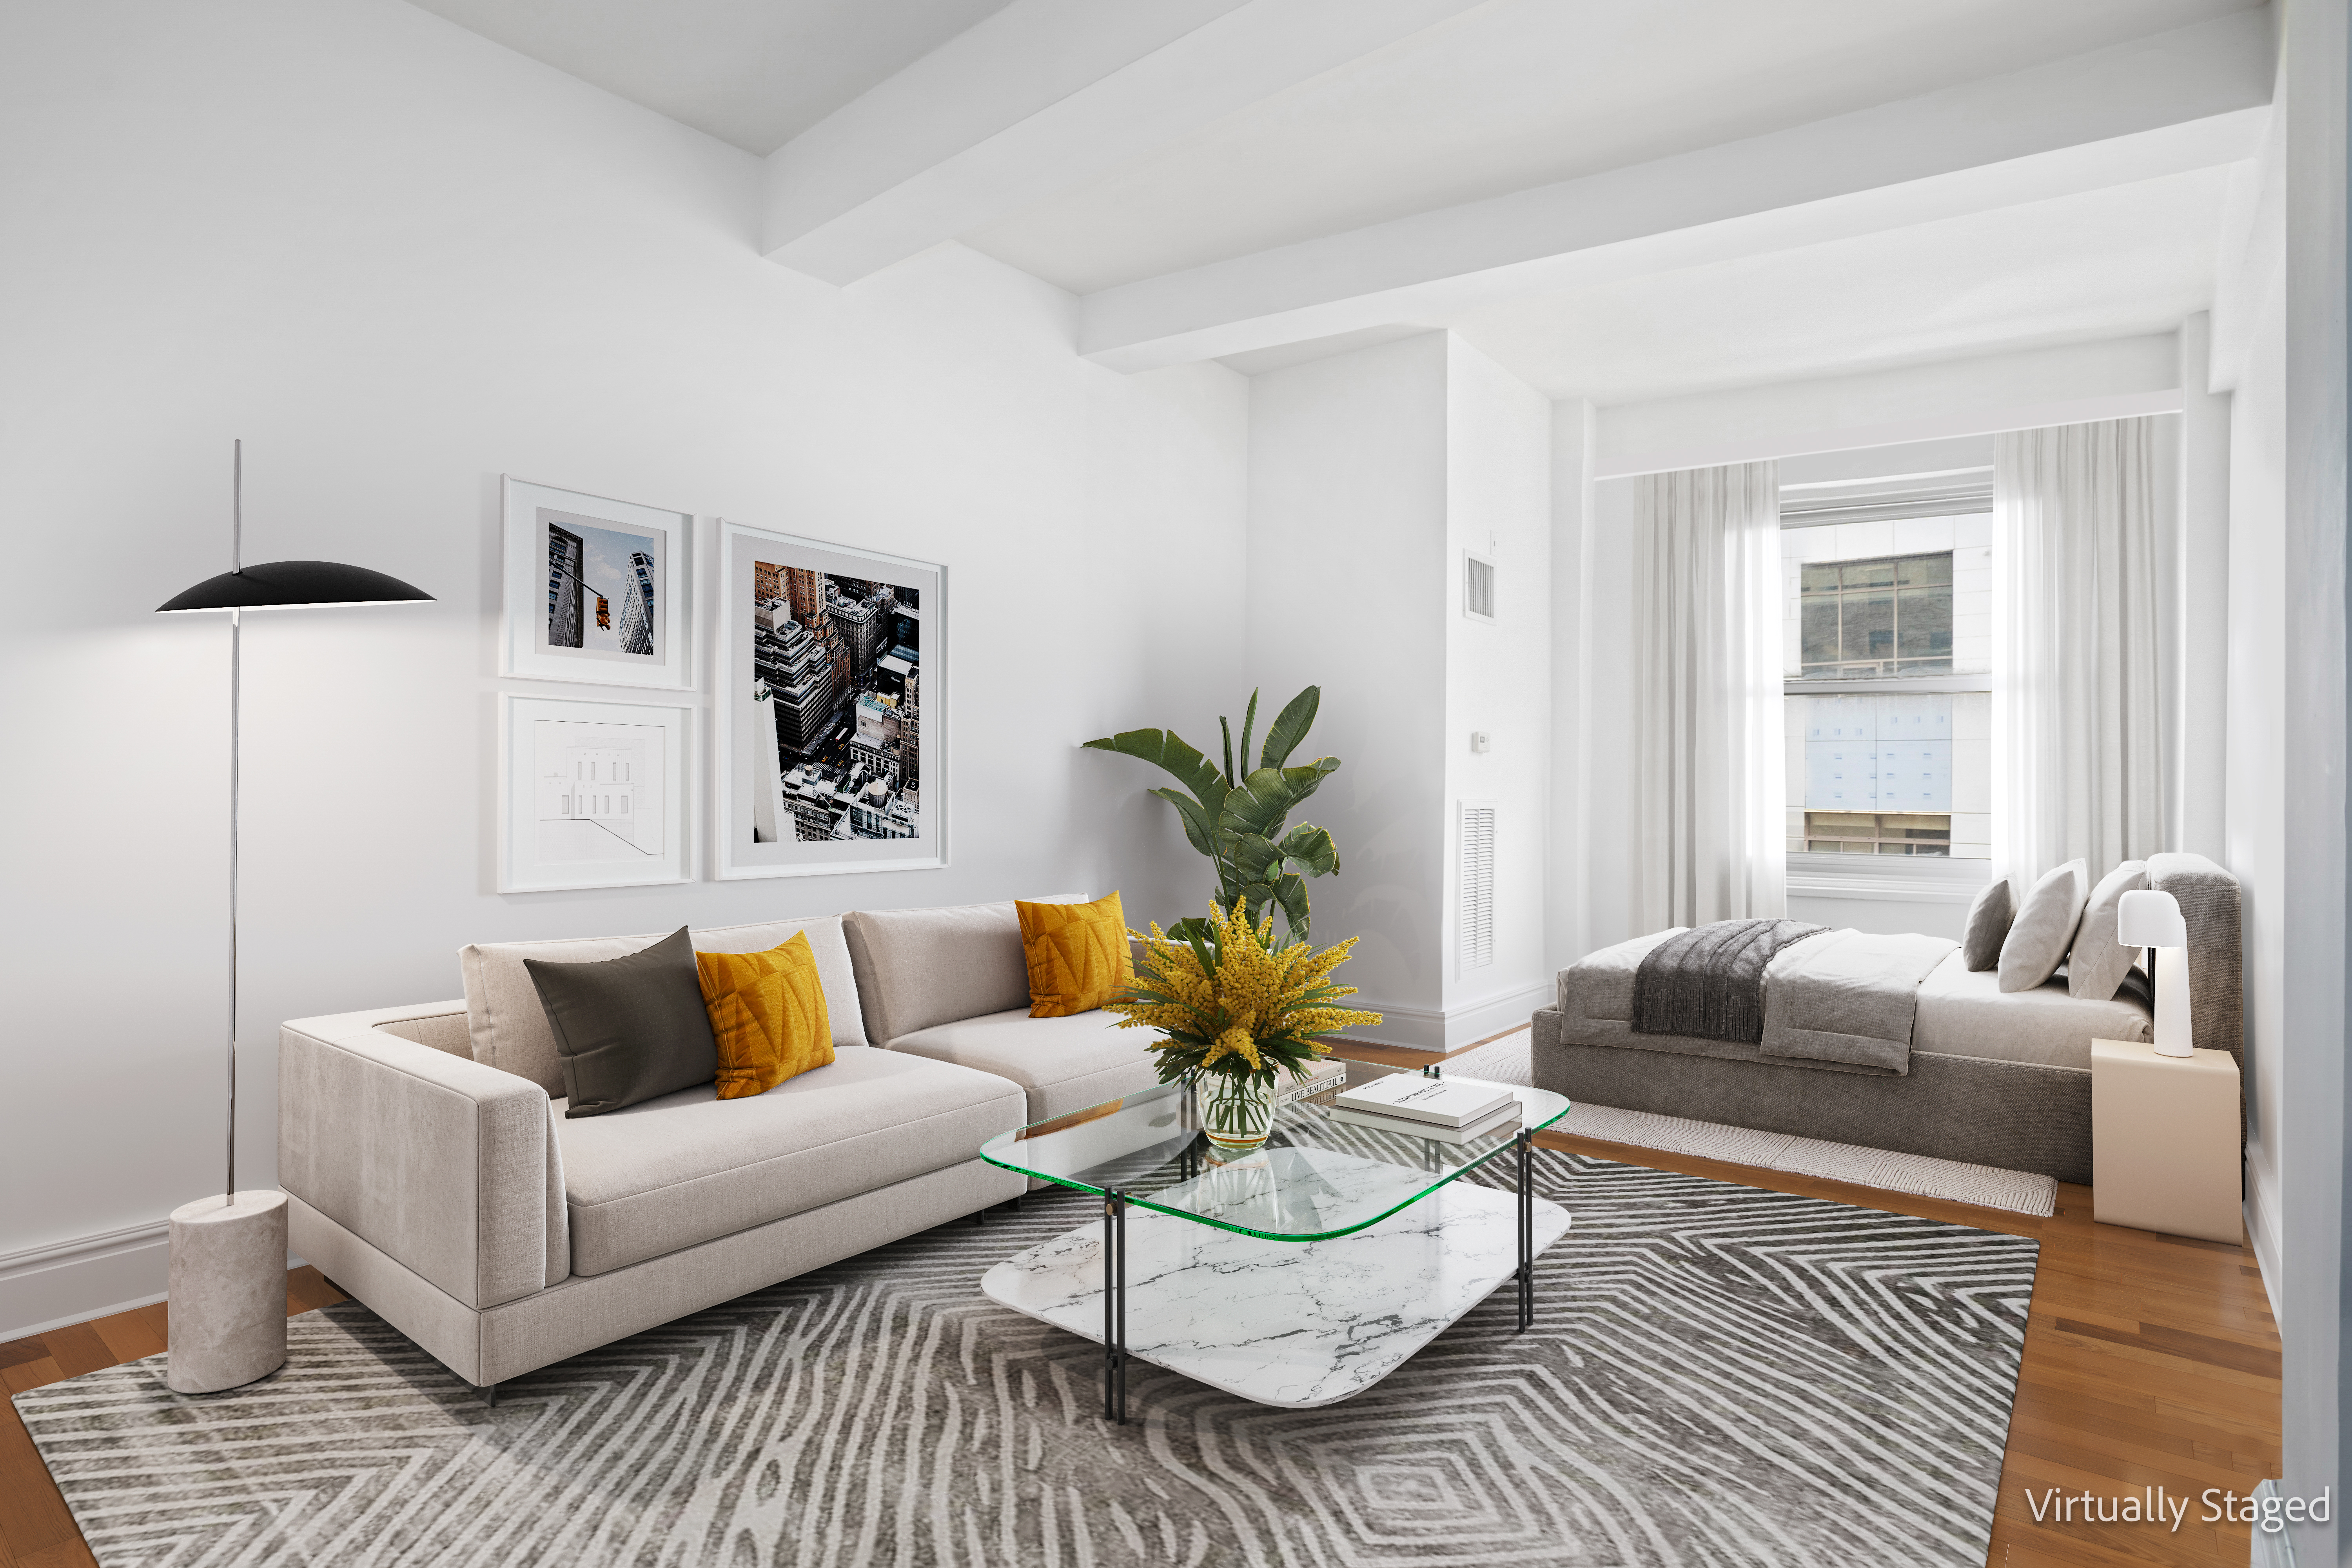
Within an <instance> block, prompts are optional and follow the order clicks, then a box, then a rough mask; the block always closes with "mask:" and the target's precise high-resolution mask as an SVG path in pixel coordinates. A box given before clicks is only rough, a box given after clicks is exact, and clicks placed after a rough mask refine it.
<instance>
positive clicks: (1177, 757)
mask: <svg viewBox="0 0 2352 1568" xmlns="http://www.w3.org/2000/svg"><path fill="white" fill-rule="evenodd" d="M1257 696H1258V694H1257V693H1256V692H1255V691H1253V692H1251V693H1250V700H1249V712H1248V713H1247V715H1246V716H1245V717H1244V718H1243V720H1242V745H1241V753H1240V754H1241V767H1240V768H1239V769H1238V770H1237V769H1236V768H1235V767H1234V729H1233V725H1232V723H1231V722H1229V721H1227V720H1225V719H1224V718H1223V717H1222V716H1220V717H1219V718H1218V720H1217V727H1218V728H1219V729H1220V730H1222V731H1223V732H1224V742H1225V765H1224V766H1223V768H1222V769H1220V768H1219V767H1218V766H1217V764H1216V763H1213V762H1211V761H1210V760H1209V759H1208V758H1206V757H1204V756H1202V754H1201V753H1200V752H1198V751H1196V750H1194V749H1193V748H1192V746H1189V745H1187V744H1186V743H1185V742H1184V741H1183V740H1182V739H1181V737H1180V736H1178V735H1177V734H1176V732H1175V731H1172V730H1124V731H1120V732H1119V733H1118V734H1116V735H1106V736H1103V737H1102V738H1101V739H1100V740H1095V741H1088V742H1087V746H1088V747H1089V748H1091V749H1093V750H1095V751H1098V752H1119V753H1121V754H1122V755H1125V756H1129V757H1140V758H1141V759H1143V760H1144V761H1145V762H1147V763H1157V764H1159V765H1160V767H1162V768H1165V769H1167V770H1168V772H1170V773H1173V774H1175V775H1176V778H1177V781H1178V782H1179V783H1181V784H1183V785H1184V786H1185V789H1181V790H1180V789H1167V788H1160V789H1155V790H1153V791H1152V792H1151V793H1152V794H1153V795H1158V796H1159V797H1160V799H1162V800H1164V801H1166V802H1167V803H1168V804H1169V805H1172V806H1174V807H1175V808H1176V815H1177V816H1180V817H1181V818H1182V819H1183V823H1184V837H1185V838H1186V839H1188V840H1189V841H1190V842H1191V843H1192V847H1193V848H1195V849H1198V850H1199V851H1200V852H1201V853H1202V854H1203V855H1206V856H1207V857H1208V858H1209V859H1210V861H1211V863H1212V864H1213V865H1214V866H1215V867H1216V868H1217V890H1216V893H1215V894H1214V898H1215V900H1216V902H1218V903H1220V904H1222V905H1223V906H1224V907H1225V908H1227V909H1231V908H1233V906H1234V904H1235V903H1236V902H1238V903H1240V904H1241V906H1242V907H1243V908H1244V909H1245V910H1248V911H1249V919H1250V923H1251V924H1252V925H1255V924H1256V923H1257V922H1258V921H1260V920H1261V919H1262V918H1264V916H1265V910H1266V906H1268V905H1269V904H1272V905H1275V906H1277V907H1279V908H1280V909H1281V910H1282V918H1283V922H1284V924H1285V925H1286V926H1287V927H1288V930H1289V941H1292V942H1305V941H1306V940H1307V918H1308V909H1307V878H1309V877H1328V876H1329V875H1331V874H1332V873H1333V872H1335V871H1337V870H1339V849H1338V847H1336V846H1334V845H1333V844H1332V842H1331V835H1330V834H1329V833H1328V832H1326V831H1325V830H1323V829H1322V828H1320V827H1317V826H1314V825H1313V824H1312V823H1304V822H1302V823H1300V824H1299V825H1298V826H1296V827H1291V826H1286V823H1287V821H1288V818H1289V816H1290V813H1291V812H1292V810H1293V809H1294V808H1296V807H1297V805H1298V803H1299V802H1300V801H1303V800H1305V799H1306V798H1307V796H1308V795H1313V794H1314V793H1315V791H1316V789H1317V788H1318V786H1320V785H1321V784H1322V783H1323V781H1324V779H1325V778H1326V777H1328V775H1329V774H1330V773H1332V771H1333V770H1335V769H1336V768H1338V767H1339V758H1337V757H1319V758H1318V759H1316V760H1315V761H1314V762H1311V763H1307V764H1306V765H1305V766H1304V767H1296V768H1294V767H1290V766H1287V765H1286V764H1287V763H1289V761H1290V754H1291V753H1292V752H1295V751H1297V749H1298V746H1299V743H1300V742H1303V741H1305V740H1306V739H1307V731H1308V730H1309V729H1310V728H1312V727H1313V725H1314V723H1315V711H1316V710H1317V709H1318V708H1319V707H1320V706H1321V705H1322V702H1323V689H1322V688H1321V687H1319V686H1310V687H1308V688H1307V689H1306V690H1304V691H1302V692H1300V693H1299V694H1298V695H1297V696H1296V697H1294V698H1292V699H1291V700H1290V701H1289V703H1288V704H1287V705H1286V707H1284V709H1283V710H1282V712H1281V713H1280V714H1279V715H1278V716H1276V719H1275V721H1274V723H1273V725H1272V726H1271V727H1269V728H1268V729H1267V731H1266V732H1265V745H1264V746H1263V748H1262V749H1261V750H1260V751H1259V752H1258V760H1257V766H1256V767H1255V768H1252V767H1251V766H1250V765H1249V749H1250V741H1251V739H1252V736H1253V732H1254V731H1255V729H1256V726H1257ZM1187 790H1189V791H1190V792H1191V793H1189V794H1188V793H1186V791H1187ZM1207 926H1208V922H1207V921H1204V920H1201V919H1197V918H1195V919H1192V920H1185V921H1178V922H1177V923H1176V924H1175V925H1174V926H1172V927H1171V928H1170V929H1169V932H1168V934H1169V935H1170V936H1171V937H1174V938H1175V939H1176V940H1177V941H1179V942H1190V941H1192V940H1193V939H1194V938H1195V937H1196V936H1202V935H1204V934H1205V933H1206V930H1207Z"/></svg>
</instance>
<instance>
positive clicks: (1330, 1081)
mask: <svg viewBox="0 0 2352 1568" xmlns="http://www.w3.org/2000/svg"><path fill="white" fill-rule="evenodd" d="M1347 1081H1348V1064H1347V1063H1346V1062H1323V1063H1320V1064H1318V1066H1317V1067H1316V1068H1315V1070H1314V1071H1313V1072H1311V1073H1308V1074H1307V1077H1306V1078H1305V1079H1290V1078H1279V1079H1276V1080H1275V1083H1276V1090H1275V1096H1274V1102H1275V1103H1276V1105H1289V1104H1292V1103H1294V1102H1295V1101H1297V1100H1309V1099H1312V1098H1313V1097H1314V1096H1316V1095H1318V1094H1321V1093H1322V1092H1323V1091H1324V1090H1325V1089H1337V1088H1339V1086H1340V1085H1341V1084H1343V1083H1346V1082H1347Z"/></svg>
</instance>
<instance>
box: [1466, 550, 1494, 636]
mask: <svg viewBox="0 0 2352 1568" xmlns="http://www.w3.org/2000/svg"><path fill="white" fill-rule="evenodd" d="M1462 613H1463V614H1464V615H1465V616H1469V617H1470V618H1471V619H1472V620H1474V621H1485V622H1486V624H1487V625H1489V626H1492V625H1494V622H1495V563H1493V562H1492V561H1489V560H1487V559H1486V557H1485V556H1483V555H1473V554H1471V553H1470V552H1468V551H1466V550H1465V551H1464V552H1462Z"/></svg>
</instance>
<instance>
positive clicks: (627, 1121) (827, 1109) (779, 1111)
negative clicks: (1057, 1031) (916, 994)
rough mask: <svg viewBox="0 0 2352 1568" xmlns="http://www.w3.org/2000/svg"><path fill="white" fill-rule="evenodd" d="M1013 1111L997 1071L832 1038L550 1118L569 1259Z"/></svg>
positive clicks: (885, 1166)
mask: <svg viewBox="0 0 2352 1568" xmlns="http://www.w3.org/2000/svg"><path fill="white" fill-rule="evenodd" d="M1024 1119H1025V1111H1024V1102H1023V1097H1022V1094H1021V1091H1020V1090H1019V1089H1015V1088H1014V1087H1013V1085H1012V1084H1009V1083H1007V1082H1005V1081H1004V1080H1003V1079H999V1078H992V1077H990V1076H989V1075H988V1074H986V1073H982V1072H973V1071H971V1070H969V1069H967V1068H960V1067H954V1066H950V1065H949V1064H947V1063H944V1062H937V1061H929V1060H926V1059H924V1058H921V1057H915V1056H899V1055H895V1054H893V1053H891V1052H888V1051H877V1050H868V1049H859V1048H856V1047H844V1048H842V1049H840V1050H838V1051H837V1052H836V1053H835V1058H834V1060H833V1062H832V1064H831V1065H830V1066H828V1067H821V1068H811V1069H810V1070H809V1071H807V1072H804V1073H802V1074H800V1075H799V1076H798V1077H796V1078H790V1079H785V1080H784V1081H783V1082H782V1083H780V1084H778V1085H777V1086H776V1087H775V1088H773V1089H770V1090H768V1091H767V1092H766V1093H765V1094H758V1095H753V1096H751V1098H749V1099H746V1100H720V1099H719V1097H718V1089H717V1087H716V1086H715V1085H712V1084H703V1085H701V1086H700V1087H698V1088H696V1089H683V1090H681V1091H679V1092H678V1093H677V1094H670V1095H665V1096H663V1097H662V1098H661V1099H659V1100H647V1101H646V1102H645V1103H644V1104H642V1105H632V1106H627V1107H625V1108H624V1109H622V1110H615V1111H612V1112H609V1113H608V1114H606V1115H604V1116H592V1117H589V1118H587V1119H586V1120H584V1121H558V1122H557V1124H556V1125H557V1127H558V1129H559V1133H558V1136H559V1137H560V1138H561V1139H562V1144H563V1190H564V1197H565V1201H566V1204H567V1206H568V1207H569V1209H570V1211H571V1221H572V1273H574V1274H603V1273H604V1272H606V1271H608V1270H610V1269H614V1268H625V1267H627V1266H628V1265H629V1264H632V1263H638V1262H642V1261H644V1260H645V1259H646V1258H655V1257H658V1256H660V1255H661V1254H663V1253H666V1252H675V1251H677V1249H678V1248H680V1247H693V1246H697V1245H698V1244H699V1243H702V1242H706V1241H709V1240H712V1239H713V1238H715V1237H722V1236H731V1235H733V1234H734V1233H735V1232H737V1231H739V1230H743V1229H746V1228H748V1227H750V1226H755V1225H764V1224H766V1223H768V1222H769V1221H771V1220H777V1219H782V1218H784V1217H785V1216H786V1215H795V1214H799V1213H800V1212H801V1211H803V1209H812V1208H815V1207H817V1206H818V1205H823V1204H829V1203H833V1202H835V1201H836V1200H838V1199H841V1198H845V1197H850V1196H853V1195H855V1194H858V1193H863V1192H867V1191H870V1190H871V1189H873V1188H876V1187H882V1186H887V1185H888V1184H891V1183H893V1182H903V1181H907V1180H908V1179H910V1178H912V1177H915V1176H920V1175H924V1174H927V1173H929V1172H932V1171H937V1170H940V1169H942V1168H944V1167H946V1166H949V1165H953V1164H958V1163H961V1162H963V1161H966V1160H969V1159H971V1157H972V1156H973V1154H975V1153H976V1152H978V1151H979V1149H980V1146H981V1144H982V1143H984V1142H987V1141H988V1140H989V1139H991V1138H992V1137H994V1136H995V1135H996V1134H997V1133H999V1132H1003V1131H1008V1130H1010V1129H1012V1128H1014V1127H1018V1126H1020V1125H1022V1123H1023V1121H1024Z"/></svg>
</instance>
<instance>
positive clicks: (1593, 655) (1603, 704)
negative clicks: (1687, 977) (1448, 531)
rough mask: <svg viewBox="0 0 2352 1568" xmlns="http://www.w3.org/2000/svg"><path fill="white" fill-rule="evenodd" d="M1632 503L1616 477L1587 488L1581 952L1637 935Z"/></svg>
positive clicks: (1625, 486)
mask: <svg viewBox="0 0 2352 1568" xmlns="http://www.w3.org/2000/svg"><path fill="white" fill-rule="evenodd" d="M1635 504H1636V493H1635V489H1634V487H1633V485H1631V484H1629V483H1626V482H1624V481H1622V480H1618V481H1614V482H1603V483H1601V484H1597V485H1595V486H1593V487H1592V508H1591V539H1590V540H1589V541H1587V542H1586V543H1585V547H1584V551H1585V560H1586V561H1587V562H1588V563H1590V571H1589V572H1588V574H1587V575H1586V580H1585V584H1584V598H1583V606H1582V613H1583V616H1584V618H1585V622H1586V626H1587V630H1586V633H1585V637H1584V639H1583V641H1584V647H1585V651H1586V657H1587V658H1590V659H1591V668H1590V671H1589V673H1588V674H1587V675H1586V676H1585V678H1584V681H1583V686H1584V690H1585V693H1586V698H1585V712H1586V718H1585V723H1584V734H1583V741H1584V749H1585V763H1584V768H1585V773H1584V788H1585V803H1586V804H1585V839H1584V843H1583V844H1582V845H1581V846H1580V849H1581V854H1582V859H1583V862H1584V868H1585V869H1584V900H1585V906H1584V942H1585V952H1593V951H1595V950H1597V949H1600V948H1604V947H1608V946H1610V945H1611V944H1612V943H1614V942H1624V941H1627V940H1629V939H1631V938H1633V937H1637V936H1640V935H1643V932H1642V931H1639V930H1637V929H1635V921H1634V918H1633V831H1632V828H1633V562H1634V546H1635V543H1636V542H1637V541H1636V536H1635V527H1636V517H1637V513H1636V511H1635ZM1554 679H1563V677H1561V676H1558V675H1555V677H1554ZM1573 956H1579V957H1580V956H1581V954H1577V955H1573Z"/></svg>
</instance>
